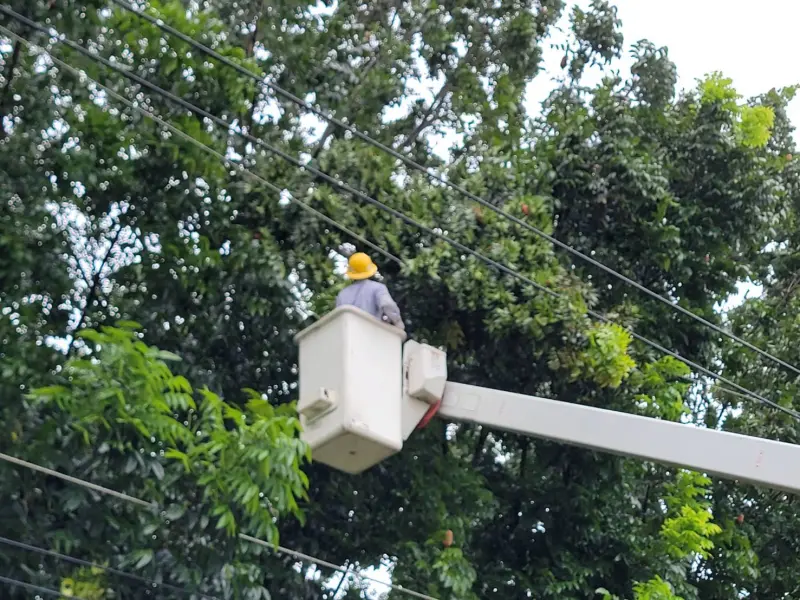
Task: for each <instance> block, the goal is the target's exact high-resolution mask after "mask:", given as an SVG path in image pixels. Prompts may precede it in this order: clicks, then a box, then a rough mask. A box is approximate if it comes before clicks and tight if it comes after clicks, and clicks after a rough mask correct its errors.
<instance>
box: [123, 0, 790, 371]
mask: <svg viewBox="0 0 800 600" xmlns="http://www.w3.org/2000/svg"><path fill="white" fill-rule="evenodd" d="M111 1H112V2H113V3H114V4H116V5H118V6H120V7H121V8H123V9H125V10H127V11H129V12H131V13H133V14H135V15H137V16H139V17H140V18H142V19H144V20H146V21H148V22H149V23H151V24H152V25H155V26H156V27H158V28H159V29H160V30H161V31H163V32H165V33H167V34H168V35H171V36H174V37H177V38H179V39H181V40H182V41H184V42H186V43H187V44H189V45H191V46H192V47H193V48H195V49H196V50H199V51H200V52H202V53H204V54H206V55H207V56H210V57H212V58H214V59H215V60H217V61H219V62H221V63H223V64H224V65H226V66H228V67H230V68H232V69H234V70H236V71H237V72H238V73H240V74H241V75H244V76H245V77H249V78H250V79H252V80H254V81H256V82H257V83H259V84H262V85H265V86H266V87H268V88H269V89H271V90H273V91H274V92H275V93H277V94H278V95H280V96H283V97H284V98H286V99H287V100H289V101H290V102H292V103H293V104H295V105H297V106H300V107H302V108H304V109H305V110H307V111H309V112H311V113H313V114H315V115H316V116H318V117H320V118H321V119H324V120H325V121H327V122H328V123H330V124H332V125H335V126H337V127H339V128H341V129H343V130H345V131H347V132H349V133H351V134H352V135H354V136H355V137H357V138H359V139H360V140H362V141H364V142H366V143H367V144H370V145H371V146H373V147H375V148H378V149H379V150H382V151H383V152H385V153H387V154H389V155H390V156H392V157H393V158H395V159H397V160H400V161H401V162H403V163H404V164H405V165H406V166H408V167H411V168H412V169H414V170H416V171H419V172H420V173H423V174H425V175H426V176H427V177H428V178H429V179H430V180H432V181H436V182H437V183H440V184H443V185H445V186H447V187H449V188H450V189H452V190H454V191H456V192H458V193H459V194H461V195H462V196H464V197H466V198H468V199H469V200H472V201H473V202H476V203H478V204H480V205H481V206H483V207H485V208H487V209H489V210H491V211H492V212H494V213H496V214H497V215H500V216H501V217H503V218H504V219H507V220H509V221H511V222H513V223H514V224H516V225H518V226H520V227H523V228H524V229H526V230H528V231H530V232H531V233H533V234H534V235H537V236H538V237H540V238H542V239H544V240H546V241H548V242H549V243H550V244H552V245H554V246H556V247H558V248H560V249H562V250H564V251H566V252H568V253H570V254H572V255H573V256H576V257H577V258H580V259H581V260H583V261H585V262H587V263H589V264H590V265H592V266H594V267H596V268H598V269H601V270H602V271H605V272H606V273H608V274H609V275H611V276H613V277H615V278H616V279H618V280H620V281H622V282H623V283H625V284H626V285H629V286H631V287H633V288H635V289H637V290H639V291H640V292H642V293H644V294H646V295H648V296H650V297H651V298H653V299H655V300H657V301H659V302H661V303H662V304H664V305H666V306H669V307H670V308H672V309H673V310H676V311H678V312H680V313H682V314H683V315H685V316H687V317H690V318H692V319H694V320H695V321H696V322H698V323H700V324H702V325H704V326H706V327H709V328H711V329H712V330H714V331H715V332H717V333H719V334H721V335H724V336H725V337H727V338H729V339H731V340H733V341H735V342H736V343H738V344H740V345H743V346H745V347H746V348H748V349H750V350H752V351H753V352H756V353H758V354H759V355H761V356H762V357H764V358H766V359H768V360H770V361H772V362H774V363H776V364H779V365H781V366H782V367H784V368H787V369H789V370H791V371H793V372H794V373H795V374H796V375H800V368H798V367H795V366H794V365H792V364H791V363H788V362H786V361H784V360H782V359H781V358H778V357H777V356H774V355H773V354H771V353H769V352H767V351H766V350H762V349H761V348H759V347H758V346H756V345H754V344H752V343H751V342H748V341H747V340H745V339H744V338H741V337H739V336H737V335H736V334H734V333H733V332H731V331H728V330H727V329H725V328H723V327H720V326H719V325H717V324H715V323H712V322H711V321H709V320H707V319H705V318H703V317H701V316H700V315H698V314H697V313H695V312H693V311H691V310H689V309H687V308H684V307H683V306H681V305H680V304H676V303H674V302H672V301H671V300H670V299H669V298H665V297H664V296H662V295H661V294H659V293H658V292H656V291H654V290H651V289H650V288H648V287H647V286H645V285H643V284H641V283H639V282H638V281H635V280H634V279H631V278H630V277H628V276H627V275H624V274H622V273H620V272H619V271H616V270H615V269H613V268H611V267H609V266H607V265H605V264H604V263H602V262H600V261H599V260H597V259H594V258H592V257H591V256H589V255H587V254H584V253H583V252H581V251H580V250H578V249H577V248H574V247H573V246H570V245H569V244H567V243H566V242H562V241H561V240H559V239H558V238H556V237H554V236H552V235H550V234H548V233H547V232H545V231H543V230H541V229H539V228H538V227H536V226H534V225H531V224H530V223H528V222H526V221H524V220H522V219H520V218H519V217H517V216H515V215H512V214H511V213H509V212H507V211H504V210H503V209H502V208H500V207H498V206H495V205H494V204H492V203H491V202H489V201H487V200H485V199H483V198H481V197H480V196H477V195H475V194H473V193H472V192H470V191H469V190H467V189H466V188H464V187H462V186H460V185H458V184H457V183H453V182H452V181H450V180H449V179H446V178H445V177H443V176H441V175H440V174H438V173H437V172H436V171H434V170H433V169H430V168H428V167H425V166H423V165H421V164H420V163H418V162H416V161H415V160H413V159H412V158H409V157H408V156H406V155H405V154H402V153H400V152H398V151H396V150H394V149H393V148H391V147H389V146H387V145H385V144H383V143H381V142H379V141H378V140H376V139H374V138H372V137H370V136H369V135H367V134H365V133H362V132H361V131H359V130H358V129H356V128H355V127H354V126H352V125H348V124H347V123H345V122H344V121H342V120H341V119H337V118H336V117H334V116H333V115H331V114H330V113H326V112H325V111H323V110H321V109H319V108H316V107H315V106H314V105H312V104H310V103H309V102H306V101H305V100H303V99H302V98H299V97H297V96H295V95H294V94H292V93H291V92H289V91H287V90H285V89H283V88H282V87H281V86H279V85H277V84H275V83H272V82H270V81H269V79H268V78H267V75H266V74H262V75H258V74H256V73H254V72H253V71H250V70H249V69H247V68H245V67H243V66H241V65H239V64H237V63H235V62H234V61H232V60H230V59H229V58H227V57H225V56H222V55H221V54H220V53H219V52H216V51H215V50H213V49H212V48H209V47H208V46H206V45H205V44H203V43H201V42H198V41H197V40H195V39H194V38H192V37H191V36H188V35H186V34H185V33H183V32H181V31H179V30H178V29H176V28H174V27H172V26H170V25H169V24H167V23H165V22H164V21H163V20H162V19H158V18H156V17H153V16H151V15H148V14H147V13H146V12H144V11H143V10H138V9H136V8H135V7H134V6H133V5H131V4H130V3H129V2H127V1H126V0H111Z"/></svg>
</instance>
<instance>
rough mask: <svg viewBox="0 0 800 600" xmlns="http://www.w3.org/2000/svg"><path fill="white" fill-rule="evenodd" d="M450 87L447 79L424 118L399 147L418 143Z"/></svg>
mask: <svg viewBox="0 0 800 600" xmlns="http://www.w3.org/2000/svg"><path fill="white" fill-rule="evenodd" d="M449 89H450V81H449V80H448V81H445V82H444V84H443V85H442V89H440V90H439V93H437V94H436V97H435V98H434V99H433V102H431V105H430V106H429V107H428V110H426V111H425V114H423V115H422V120H421V121H420V122H419V123H418V124H417V126H416V127H414V129H413V130H412V131H411V133H409V134H408V135H407V136H406V138H405V139H404V140H403V141H402V142H401V143H400V144H398V145H397V146H396V148H398V149H402V148H407V147H408V146H412V145H413V144H415V143H416V141H417V139H418V138H419V136H420V134H421V133H422V132H423V131H424V130H426V129H427V128H428V126H429V125H430V124H431V122H432V119H431V116H432V115H433V113H434V111H438V110H439V106H441V104H442V102H443V101H444V98H445V96H446V95H447V92H448V91H449Z"/></svg>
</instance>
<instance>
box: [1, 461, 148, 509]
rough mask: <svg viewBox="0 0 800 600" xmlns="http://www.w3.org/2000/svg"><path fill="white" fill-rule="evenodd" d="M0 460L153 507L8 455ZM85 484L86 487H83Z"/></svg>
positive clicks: (142, 501)
mask: <svg viewBox="0 0 800 600" xmlns="http://www.w3.org/2000/svg"><path fill="white" fill-rule="evenodd" d="M0 460H4V461H6V462H10V463H13V464H15V465H19V466H20V467H25V468H26V469H31V470H33V471H39V472H40V473H44V474H45V475H49V476H50V477H57V478H59V479H62V480H64V481H68V482H70V483H75V484H78V485H83V486H84V487H86V488H89V489H90V490H92V491H95V492H99V493H100V494H107V495H109V496H115V497H116V498H119V499H120V500H125V501H126V502H132V503H133V504H138V505H139V506H143V507H145V508H154V507H155V505H154V504H151V503H149V502H145V501H144V500H139V499H138V498H134V497H133V496H128V494H123V493H122V492H115V491H114V490H111V489H109V488H107V487H103V486H102V485H96V484H94V483H88V482H83V481H82V480H80V479H76V478H75V477H70V476H69V475H64V473H59V472H58V471H54V470H53V469H48V468H46V467H40V466H39V465H36V464H34V463H31V462H28V461H26V460H22V459H21V458H16V457H15V456H9V455H8V454H3V453H2V452H0ZM84 484H86V485H84Z"/></svg>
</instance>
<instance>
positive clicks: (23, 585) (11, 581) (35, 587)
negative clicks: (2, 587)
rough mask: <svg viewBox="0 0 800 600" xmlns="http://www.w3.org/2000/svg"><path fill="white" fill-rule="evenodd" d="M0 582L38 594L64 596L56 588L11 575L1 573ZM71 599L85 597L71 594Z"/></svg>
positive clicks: (79, 599)
mask: <svg viewBox="0 0 800 600" xmlns="http://www.w3.org/2000/svg"><path fill="white" fill-rule="evenodd" d="M0 583H5V584H6V585H11V586H14V587H21V588H23V589H26V590H30V591H32V592H36V593H37V594H44V595H45V596H56V597H58V598H63V597H64V596H63V595H62V594H61V592H57V591H56V590H53V589H50V588H46V587H41V586H39V585H33V584H32V583H27V582H25V581H19V580H18V579H11V578H10V577H3V576H2V575H0ZM70 600H84V598H81V597H80V596H70Z"/></svg>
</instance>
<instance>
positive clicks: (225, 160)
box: [0, 6, 405, 266]
mask: <svg viewBox="0 0 800 600" xmlns="http://www.w3.org/2000/svg"><path fill="white" fill-rule="evenodd" d="M0 9H2V7H1V6H0ZM0 31H2V32H3V33H4V34H5V35H7V36H9V37H10V38H12V39H14V40H15V41H19V42H20V43H23V44H25V45H26V46H28V47H30V46H31V45H32V44H31V43H30V42H29V41H28V40H26V39H24V38H22V37H20V36H19V35H17V34H15V33H14V32H13V31H11V30H10V29H7V28H6V27H3V26H2V25H0ZM42 52H45V53H46V54H47V55H48V56H49V57H50V59H51V60H52V61H53V62H54V63H56V64H58V65H59V66H61V67H63V68H64V69H66V70H67V71H69V72H70V73H72V74H73V75H75V76H76V77H78V78H81V77H85V78H86V79H87V80H90V81H92V83H94V85H96V86H97V87H99V88H101V89H102V90H103V91H105V92H106V93H108V94H109V95H111V96H113V97H114V98H116V99H117V100H119V101H120V102H122V103H123V104H125V105H126V106H128V107H130V108H132V109H133V110H135V111H137V112H139V113H140V114H142V115H143V116H145V117H147V118H149V119H151V120H153V121H155V122H156V123H158V124H159V125H161V126H162V127H165V128H167V129H169V130H170V131H171V132H172V133H174V134H175V135H177V136H179V137H180V138H182V139H183V140H185V141H187V142H189V143H190V144H193V145H194V146H197V147H198V148H200V149H201V150H204V151H205V152H208V153H209V154H211V155H213V156H214V157H215V158H217V159H219V160H220V162H222V163H223V164H224V165H225V166H226V167H227V166H229V165H232V164H236V163H235V162H234V161H232V160H231V159H229V158H226V157H225V156H224V155H223V154H222V153H220V152H218V151H217V150H214V149H213V148H211V147H210V146H208V145H206V144H204V143H203V142H201V141H200V140H198V139H197V138H195V137H193V136H191V135H189V134H187V133H186V132H185V131H183V130H181V129H178V128H177V127H175V126H174V125H172V124H170V123H168V122H166V121H164V120H163V119H161V118H160V117H158V116H157V115H156V114H154V113H152V112H150V111H148V110H147V109H145V108H142V107H141V106H139V105H138V104H136V103H134V102H131V101H130V100H128V99H127V98H125V97H124V96H122V95H121V94H118V93H117V92H115V91H114V90H112V89H111V88H109V87H108V86H105V85H103V84H102V83H100V82H98V81H94V80H92V79H91V78H89V77H88V76H87V75H86V74H85V73H83V72H81V71H80V70H79V69H76V68H75V67H73V66H72V65H69V64H68V63H65V62H64V61H62V60H59V59H58V58H57V57H55V56H53V55H52V54H50V53H48V52H47V51H46V50H44V49H42ZM238 167H239V168H238V169H237V170H238V171H240V172H241V173H244V174H245V175H247V176H248V177H250V178H252V179H253V180H255V181H258V182H259V183H261V184H262V185H263V186H265V187H266V188H267V189H269V190H270V191H272V192H274V193H276V194H278V196H279V197H282V196H283V193H284V191H286V192H287V193H288V200H289V201H290V202H293V203H294V204H296V205H297V206H299V207H300V208H302V209H303V210H305V211H306V212H308V213H309V214H311V215H312V216H313V217H315V218H317V219H320V220H322V221H324V222H325V223H328V224H329V225H331V226H332V227H335V228H336V229H338V230H339V231H341V232H342V233H344V234H346V235H348V236H350V237H351V238H353V239H354V240H356V241H358V242H361V243H362V244H364V245H365V246H368V247H369V248H372V249H373V250H375V251H376V252H378V253H379V254H381V255H382V256H384V257H386V258H387V259H389V260H391V261H393V262H396V263H397V264H399V265H401V266H403V265H405V262H404V261H403V260H402V259H401V258H398V257H397V256H395V255H394V254H392V253H391V252H389V251H387V250H384V249H383V248H381V247H380V246H378V245H377V244H375V243H374V242H371V241H370V240H368V239H367V238H365V237H364V236H362V235H359V234H358V233H356V232H355V231H353V230H351V229H349V228H348V227H346V226H345V225H342V224H341V223H339V222H338V221H336V220H334V219H332V218H330V217H329V216H328V215H326V214H324V213H322V212H320V211H319V210H317V209H316V208H314V207H313V206H311V205H309V204H307V203H306V202H303V201H302V200H299V199H297V198H295V197H294V195H293V194H291V193H290V192H288V190H282V189H280V188H279V187H278V186H276V185H274V184H273V183H271V182H269V181H267V180H266V179H264V178H263V177H261V176H260V175H258V174H256V173H253V172H252V171H250V170H248V169H245V168H244V166H243V165H241V164H239V165H238Z"/></svg>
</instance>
